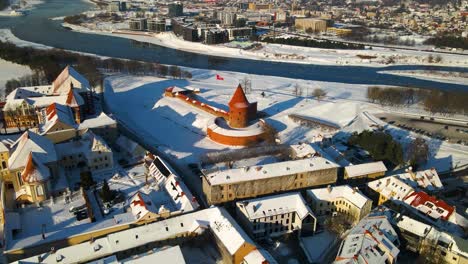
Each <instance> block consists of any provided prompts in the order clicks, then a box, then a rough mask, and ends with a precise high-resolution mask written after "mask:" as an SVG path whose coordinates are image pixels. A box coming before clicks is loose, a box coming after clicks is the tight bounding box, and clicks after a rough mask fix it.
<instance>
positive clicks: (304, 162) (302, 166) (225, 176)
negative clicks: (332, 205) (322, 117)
mask: <svg viewBox="0 0 468 264" xmlns="http://www.w3.org/2000/svg"><path fill="white" fill-rule="evenodd" d="M338 167H339V166H338V165H337V164H335V163H333V162H331V161H329V160H327V159H325V158H322V157H313V158H308V159H300V160H290V161H283V162H277V163H270V164H265V165H261V166H260V165H259V166H252V167H244V168H235V169H229V170H221V171H216V172H213V173H209V174H207V175H205V178H206V179H207V180H208V182H210V184H211V185H218V184H229V183H235V182H243V181H252V180H259V179H267V178H274V177H280V176H285V175H292V174H297V173H304V172H310V171H320V170H326V169H332V168H338Z"/></svg>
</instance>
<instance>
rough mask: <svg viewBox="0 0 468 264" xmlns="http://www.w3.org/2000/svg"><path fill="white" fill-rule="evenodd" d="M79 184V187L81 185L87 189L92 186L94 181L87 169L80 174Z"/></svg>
mask: <svg viewBox="0 0 468 264" xmlns="http://www.w3.org/2000/svg"><path fill="white" fill-rule="evenodd" d="M80 184H81V187H83V189H85V190H88V189H89V188H90V187H92V186H94V185H95V184H96V182H95V181H94V179H93V176H92V175H91V173H90V172H89V171H86V172H82V173H81V174H80ZM107 187H109V186H107Z"/></svg>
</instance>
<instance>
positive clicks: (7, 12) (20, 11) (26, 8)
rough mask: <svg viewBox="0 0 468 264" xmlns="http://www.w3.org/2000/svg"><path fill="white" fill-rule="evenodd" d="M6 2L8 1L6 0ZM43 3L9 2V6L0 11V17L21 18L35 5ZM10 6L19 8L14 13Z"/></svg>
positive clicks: (22, 0)
mask: <svg viewBox="0 0 468 264" xmlns="http://www.w3.org/2000/svg"><path fill="white" fill-rule="evenodd" d="M7 1H8V0H7ZM42 3H44V2H43V1H41V0H10V5H9V6H8V7H7V8H5V9H3V10H1V11H0V16H22V15H24V14H25V13H26V12H30V11H31V10H33V9H34V8H35V7H36V6H37V5H39V4H42ZM12 6H18V7H20V8H19V9H17V10H16V11H17V12H16V11H15V10H14V9H12Z"/></svg>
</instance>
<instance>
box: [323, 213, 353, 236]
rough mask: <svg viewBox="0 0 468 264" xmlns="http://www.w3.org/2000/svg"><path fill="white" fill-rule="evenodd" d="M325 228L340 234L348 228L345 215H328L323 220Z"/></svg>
mask: <svg viewBox="0 0 468 264" xmlns="http://www.w3.org/2000/svg"><path fill="white" fill-rule="evenodd" d="M324 225H325V228H326V229H327V230H328V231H330V232H332V233H335V234H336V235H339V236H341V235H342V234H343V233H344V232H345V231H346V230H347V229H348V228H347V227H348V226H349V224H348V223H347V221H346V219H345V217H344V216H343V215H341V214H339V215H336V216H332V217H328V218H327V219H325V222H324Z"/></svg>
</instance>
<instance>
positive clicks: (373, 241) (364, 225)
mask: <svg viewBox="0 0 468 264" xmlns="http://www.w3.org/2000/svg"><path fill="white" fill-rule="evenodd" d="M399 244H400V242H399V240H398V235H397V233H396V232H395V230H394V229H393V227H392V225H391V224H390V222H389V221H388V219H387V217H386V216H372V217H366V218H364V219H362V220H361V221H360V222H359V223H358V224H357V225H356V226H355V227H354V228H353V229H351V231H350V233H349V234H348V235H347V236H346V238H345V239H344V240H343V242H342V243H341V246H340V249H339V250H338V254H337V256H336V258H335V261H334V263H337V264H350V263H356V264H357V263H372V264H387V263H396V261H397V256H398V254H399V253H400V250H399V249H398V247H399Z"/></svg>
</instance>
